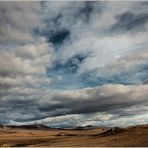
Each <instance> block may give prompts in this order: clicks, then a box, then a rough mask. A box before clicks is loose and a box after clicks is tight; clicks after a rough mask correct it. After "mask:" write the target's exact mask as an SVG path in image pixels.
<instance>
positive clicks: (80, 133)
mask: <svg viewBox="0 0 148 148" xmlns="http://www.w3.org/2000/svg"><path fill="white" fill-rule="evenodd" d="M0 146H18V147H20V146H37V147H40V146H52V147H54V146H63V147H64V146H78V147H79V146H80V147H81V146H83V147H91V146H107V147H108V146H123V147H125V146H132V147H133V146H140V147H142V146H148V125H142V126H136V127H128V128H125V129H121V128H95V129H89V130H88V129H85V130H64V129H63V130H62V129H23V128H22V129H21V128H7V127H6V128H0Z"/></svg>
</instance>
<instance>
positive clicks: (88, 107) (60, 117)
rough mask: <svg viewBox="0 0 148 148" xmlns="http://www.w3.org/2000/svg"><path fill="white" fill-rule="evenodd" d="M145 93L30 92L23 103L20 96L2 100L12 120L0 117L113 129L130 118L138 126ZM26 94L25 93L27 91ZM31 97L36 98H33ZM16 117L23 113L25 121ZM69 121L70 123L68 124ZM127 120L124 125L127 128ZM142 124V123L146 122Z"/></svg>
mask: <svg viewBox="0 0 148 148" xmlns="http://www.w3.org/2000/svg"><path fill="white" fill-rule="evenodd" d="M147 90H148V86H147V85H132V86H126V85H104V86H100V87H95V88H85V89H82V90H75V91H74V90H71V91H55V92H47V91H46V92H45V91H44V92H41V91H40V92H39V91H38V90H30V93H32V95H31V96H32V97H31V98H30V99H27V100H25V98H23V97H20V98H17V99H13V100H10V99H8V98H7V100H5V104H3V108H4V106H5V105H7V111H8V110H9V111H11V113H12V115H13V118H12V116H11V114H9V115H7V112H5V114H4V115H5V117H3V118H7V119H8V120H10V119H13V120H14V121H16V122H18V123H19V124H24V123H27V124H29V123H43V124H48V125H51V126H60V125H63V126H64V124H65V122H67V124H66V125H69V126H75V125H81V124H82V125H85V124H88V123H91V122H92V123H93V122H94V124H96V125H100V124H101V125H102V124H105V125H111V126H113V124H114V123H115V121H116V120H117V123H118V122H119V123H118V125H119V126H120V125H121V126H125V125H124V124H123V123H122V122H121V123H120V120H121V121H122V120H124V119H125V118H126V119H127V120H128V121H130V120H131V119H130V118H135V123H138V120H139V119H138V118H139V116H140V115H141V114H143V113H144V112H145V113H147V111H148V110H147V107H146V105H147V95H148V93H147ZM14 91H16V90H13V92H14ZM17 91H19V92H20V93H25V92H21V89H20V90H19V89H18V90H17ZM11 92H12V91H11ZM26 92H27V94H28V92H29V90H26ZM15 93H16V92H15ZM15 93H14V94H15ZM11 94H12V93H11ZM33 94H36V95H35V96H33ZM12 96H13V95H12ZM12 96H11V99H12ZM23 96H24V95H23ZM36 96H37V97H39V96H41V97H42V99H40V97H39V98H38V99H37V98H36V99H34V97H36ZM139 98H140V99H139ZM7 103H9V104H7ZM27 104H32V105H31V106H28V107H27V111H26V105H27ZM82 106H83V107H82ZM20 107H21V108H22V109H21V113H20V112H18V110H19V108H20ZM28 111H29V112H30V116H29V115H28V116H29V117H28V121H27V115H26V114H27V112H28ZM20 114H25V115H26V118H24V117H21V115H20ZM37 114H39V115H37ZM4 115H3V116H4ZM136 116H138V118H136ZM118 118H119V119H118ZM70 119H71V121H72V122H68V121H69V120H70ZM26 121H27V122H26ZM128 121H126V125H130V124H129V123H128ZM143 122H146V119H145V120H143ZM117 123H115V124H117ZM53 124H54V125H53Z"/></svg>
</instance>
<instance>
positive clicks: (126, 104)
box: [0, 1, 148, 126]
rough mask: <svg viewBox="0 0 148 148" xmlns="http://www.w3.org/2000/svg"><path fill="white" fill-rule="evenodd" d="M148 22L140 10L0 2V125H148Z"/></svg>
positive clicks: (129, 5) (131, 5)
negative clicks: (142, 120)
mask: <svg viewBox="0 0 148 148" xmlns="http://www.w3.org/2000/svg"><path fill="white" fill-rule="evenodd" d="M147 18H148V16H147V5H146V3H140V2H119V3H117V2H68V1H65V2H64V1H63V2H0V20H1V21H0V31H1V32H0V43H1V45H0V123H9V124H20V123H22V124H30V123H45V124H47V125H49V124H51V125H52V126H69V125H81V124H83V125H84V124H97V125H103V124H104V125H113V124H114V123H115V122H116V124H119V123H120V124H122V123H124V124H125V125H127V124H128V123H127V122H122V121H123V120H125V119H126V118H125V116H126V117H128V118H129V117H130V118H132V119H133V118H134V119H135V120H134V121H138V120H139V119H142V118H143V119H144V121H146V117H147V116H146V115H145V114H144V115H143V116H141V117H140V114H142V113H144V111H145V112H146V114H147V112H148V108H146V107H145V106H146V105H147V96H148V94H147V92H148V88H147V85H144V84H143V85H142V83H146V81H147V59H148V54H147V53H148V52H147V28H146V27H147ZM106 30H109V31H110V32H106ZM143 30H144V31H143ZM118 32H121V34H120V33H119V34H118ZM133 32H134V35H133V34H132V33H133ZM112 33H113V34H114V36H112ZM116 35H117V36H116ZM110 83H112V85H110ZM104 84H105V85H104ZM117 84H121V85H117ZM131 84H135V85H131ZM146 84H147V83H146ZM98 85H99V86H98ZM87 87H89V88H87ZM138 111H139V113H138ZM135 113H137V116H136V114H135ZM138 115H139V116H138ZM118 117H119V119H118ZM129 120H130V119H128V121H129ZM105 121H106V122H105ZM120 124H119V125H120Z"/></svg>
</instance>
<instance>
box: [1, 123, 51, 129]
mask: <svg viewBox="0 0 148 148" xmlns="http://www.w3.org/2000/svg"><path fill="white" fill-rule="evenodd" d="M0 128H2V129H5V128H8V129H40V130H43V129H51V128H50V127H49V126H46V125H43V124H31V125H0Z"/></svg>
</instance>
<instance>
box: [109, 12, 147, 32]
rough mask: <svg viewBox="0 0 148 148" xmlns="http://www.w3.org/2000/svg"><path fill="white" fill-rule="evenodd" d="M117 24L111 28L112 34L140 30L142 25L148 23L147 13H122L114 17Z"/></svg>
mask: <svg viewBox="0 0 148 148" xmlns="http://www.w3.org/2000/svg"><path fill="white" fill-rule="evenodd" d="M116 20H117V22H116V23H115V24H114V25H113V26H111V28H110V30H111V31H112V32H124V31H130V30H142V29H143V26H144V24H146V23H147V22H148V13H141V14H133V13H132V12H130V11H129V12H124V13H123V14H121V15H117V16H116Z"/></svg>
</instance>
